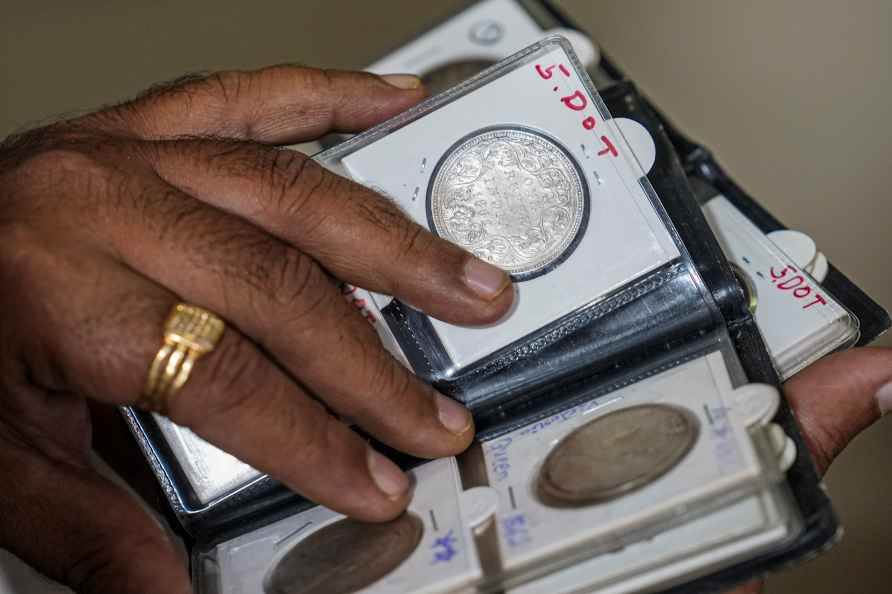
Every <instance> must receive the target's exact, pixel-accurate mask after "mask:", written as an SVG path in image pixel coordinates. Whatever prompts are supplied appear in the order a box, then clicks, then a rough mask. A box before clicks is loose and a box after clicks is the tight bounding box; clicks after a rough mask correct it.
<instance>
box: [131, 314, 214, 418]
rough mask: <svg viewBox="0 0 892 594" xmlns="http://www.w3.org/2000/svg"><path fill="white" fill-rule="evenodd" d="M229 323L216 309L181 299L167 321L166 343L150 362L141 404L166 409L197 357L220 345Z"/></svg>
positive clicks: (143, 407) (158, 410)
mask: <svg viewBox="0 0 892 594" xmlns="http://www.w3.org/2000/svg"><path fill="white" fill-rule="evenodd" d="M225 329H226V324H225V322H223V320H222V319H220V318H219V317H218V316H217V315H215V314H214V313H212V312H210V311H208V310H206V309H204V308H201V307H198V306H197V305H189V304H188V303H178V304H177V305H175V306H174V307H173V308H172V309H171V310H170V314H169V315H168V316H167V320H166V321H165V322H164V344H163V345H161V348H160V349H159V350H158V354H156V355H155V359H154V360H153V361H152V364H151V365H150V366H149V375H148V377H147V378H146V384H145V387H144V388H143V391H142V395H141V397H140V399H139V401H138V402H137V405H138V406H139V407H140V408H142V409H144V410H148V411H152V412H159V413H162V414H164V413H166V412H167V405H168V403H169V402H170V399H171V398H173V396H175V395H176V393H177V392H178V391H179V390H180V388H182V387H183V386H184V385H185V384H186V381H187V380H188V379H189V374H190V373H191V372H192V367H193V365H194V364H195V361H196V360H197V359H199V358H200V357H202V356H203V355H206V354H208V353H210V352H211V351H213V350H214V348H216V346H217V344H218V343H219V342H220V338H221V337H222V336H223V330H225Z"/></svg>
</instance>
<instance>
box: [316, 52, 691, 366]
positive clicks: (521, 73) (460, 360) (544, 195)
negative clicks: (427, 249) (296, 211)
mask: <svg viewBox="0 0 892 594" xmlns="http://www.w3.org/2000/svg"><path fill="white" fill-rule="evenodd" d="M316 159H317V160H318V161H319V162H320V163H322V164H323V165H325V166H326V167H329V168H331V169H333V170H334V171H336V172H338V173H340V174H343V175H346V176H348V177H350V178H352V179H354V180H356V181H358V182H360V183H362V184H364V185H366V186H368V187H371V188H373V189H375V190H376V191H378V192H380V193H382V194H384V195H386V196H388V197H389V198H391V199H392V200H393V201H394V202H396V203H397V205H398V206H399V207H400V208H401V209H402V210H403V211H404V212H405V213H406V214H407V215H408V216H410V217H411V218H412V219H413V220H415V221H416V222H417V223H418V224H420V225H422V226H424V227H425V228H427V229H429V230H430V231H432V232H433V233H435V234H437V235H440V236H441V237H444V238H446V239H449V240H450V241H453V242H454V243H457V244H459V245H461V246H462V247H464V248H465V249H467V250H469V251H471V252H473V253H474V254H475V255H477V256H478V257H480V258H482V259H484V260H487V261H489V262H491V263H494V264H496V265H497V266H500V267H502V268H504V269H506V270H508V271H509V272H510V273H511V274H512V277H513V278H514V280H515V289H516V292H517V296H516V307H515V308H514V310H513V311H512V312H511V313H510V314H509V315H508V316H507V317H506V318H505V319H503V320H500V321H499V322H498V323H497V324H495V325H493V326H490V327H486V328H471V327H460V326H454V325H450V324H446V323H444V322H441V321H439V320H436V319H434V318H429V317H427V316H424V315H423V314H420V313H419V312H417V311H415V310H413V309H412V308H411V307H409V306H406V305H405V304H402V303H399V302H398V301H395V300H393V299H392V298H391V297H390V296H386V295H378V294H367V295H364V296H363V301H364V304H365V307H367V308H368V309H369V310H370V311H371V313H372V315H374V316H376V317H380V318H383V319H384V320H385V321H386V322H387V325H388V327H389V329H390V331H391V333H392V334H393V337H394V339H393V341H392V342H394V343H396V344H397V345H398V347H399V350H401V351H402V354H403V355H404V356H405V358H406V359H408V361H409V362H410V364H411V365H412V367H413V369H414V370H415V372H416V373H418V374H419V375H421V376H422V377H425V378H426V379H429V380H432V381H436V380H451V379H455V378H458V377H460V376H462V375H463V374H465V375H466V374H468V373H471V371H472V370H473V369H475V368H476V369H479V368H480V367H481V366H483V365H486V364H494V363H495V364H498V362H499V361H501V362H505V361H510V360H511V359H512V358H513V357H517V356H518V353H519V352H520V351H522V350H523V349H524V348H525V347H526V346H527V345H528V344H529V343H530V342H531V341H533V340H538V341H539V342H540V343H542V342H548V341H549V340H555V339H556V338H551V336H552V335H554V336H555V337H558V336H559V334H554V333H551V334H550V333H549V330H550V329H554V328H556V327H558V326H559V325H560V324H566V323H568V322H569V321H570V320H572V319H573V318H574V316H577V315H580V314H581V312H583V311H584V310H586V309H587V308H591V307H592V306H594V305H596V304H598V303H602V302H605V301H609V300H611V299H614V300H615V299H631V298H634V296H630V292H632V293H634V292H635V291H636V290H639V291H640V289H636V283H637V284H640V281H643V280H644V279H646V278H648V277H649V276H651V275H653V274H655V273H656V271H658V270H659V269H661V268H665V267H667V266H668V265H669V264H670V263H672V262H673V261H676V260H679V259H682V254H681V252H680V250H679V248H678V247H677V245H676V243H675V242H674V239H673V236H672V234H671V232H670V230H669V229H670V228H671V224H669V223H668V222H667V221H666V219H665V218H664V214H663V213H661V212H660V211H659V210H658V206H657V203H656V202H655V199H654V197H653V196H652V193H650V192H649V186H648V185H647V182H646V177H644V175H643V172H642V171H641V168H640V166H639V164H638V162H637V161H636V159H635V156H634V155H633V154H632V151H631V149H630V147H629V145H628V143H627V142H626V140H625V138H624V137H623V135H622V133H621V132H620V131H619V129H618V128H617V126H616V124H615V123H614V121H613V120H612V119H611V118H610V115H609V114H608V113H607V111H606V109H605V108H604V106H603V104H602V102H601V100H600V98H599V97H598V95H597V93H596V91H595V90H594V88H593V87H592V85H591V81H590V80H589V79H588V76H587V75H586V74H585V71H584V69H583V68H582V66H581V64H580V63H579V61H578V60H577V58H576V56H575V54H574V53H573V50H572V48H571V46H570V44H569V42H567V41H566V40H565V39H563V38H561V37H550V38H548V39H546V40H544V41H542V42H539V43H537V44H534V45H533V46H531V47H529V48H527V49H526V50H523V51H522V52H520V53H518V54H516V55H515V56H513V57H511V58H509V59H507V60H505V61H504V62H501V63H499V65H498V66H496V67H493V68H490V69H488V70H486V71H485V72H483V73H481V74H480V75H478V76H477V77H474V78H472V79H470V80H469V81H467V82H466V83H463V84H461V85H459V86H458V87H455V88H454V89H453V90H452V91H450V92H447V93H444V94H441V95H439V96H437V97H434V98H432V99H430V100H428V101H427V102H425V103H423V104H422V105H420V106H419V107H417V108H416V109H413V110H410V111H408V112H406V113H405V114H403V115H402V116H398V117H397V118H395V119H394V120H391V121H389V122H387V123H385V124H383V125H381V126H378V127H376V128H374V129H372V130H370V131H368V132H366V133H364V134H361V135H359V136H356V137H354V138H353V139H351V140H349V141H347V142H345V143H343V144H341V145H338V146H337V147H335V148H333V149H331V150H329V151H326V152H325V153H323V154H321V155H319V156H317V157H316ZM558 294H559V296H560V298H556V295H558ZM534 337H535V338H534ZM413 353H414V354H415V355H416V356H414V357H413V356H412V355H413Z"/></svg>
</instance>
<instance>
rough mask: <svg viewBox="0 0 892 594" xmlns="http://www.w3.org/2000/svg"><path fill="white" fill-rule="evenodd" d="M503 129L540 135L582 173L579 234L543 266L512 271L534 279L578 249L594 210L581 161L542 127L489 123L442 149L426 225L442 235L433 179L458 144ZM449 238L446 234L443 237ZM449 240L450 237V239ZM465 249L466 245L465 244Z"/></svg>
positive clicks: (515, 278)
mask: <svg viewBox="0 0 892 594" xmlns="http://www.w3.org/2000/svg"><path fill="white" fill-rule="evenodd" d="M502 130H507V131H510V130H515V131H518V132H525V133H527V134H531V135H533V136H538V137H540V138H542V139H543V140H545V141H546V142H549V143H551V144H553V145H554V146H556V147H557V148H558V149H559V150H560V151H561V152H563V153H564V156H566V157H567V160H568V161H569V162H570V164H571V165H572V166H573V167H574V168H575V169H576V175H578V176H579V183H580V186H581V187H582V217H581V219H580V221H579V227H578V228H577V229H576V234H575V235H574V237H573V239H572V240H571V241H570V243H568V244H567V247H566V248H564V250H563V251H562V252H561V253H560V254H558V255H557V256H555V257H554V258H553V259H552V260H549V261H548V262H547V263H545V264H544V265H543V266H541V267H539V268H534V269H533V270H529V271H526V272H521V273H509V276H510V277H511V280H512V281H514V282H523V281H528V280H532V279H534V278H536V277H539V276H542V275H543V274H548V273H549V272H551V271H552V270H554V269H555V268H557V267H558V266H560V265H561V264H563V263H564V261H566V260H567V258H569V257H570V255H571V254H572V253H573V252H574V251H576V248H577V247H578V246H579V242H580V241H581V240H582V238H583V236H584V235H585V233H586V231H587V230H588V223H589V211H590V210H591V200H590V196H589V188H588V180H587V179H586V177H585V174H584V173H583V171H582V167H580V165H579V162H578V161H577V160H576V158H575V157H574V156H573V154H572V153H571V152H570V151H569V150H567V147H565V146H564V144H563V143H562V142H560V141H559V140H558V139H557V138H555V137H553V136H551V135H550V134H547V133H545V132H543V131H541V130H537V129H535V128H531V127H529V126H519V125H514V124H504V125H496V126H486V127H484V128H479V129H477V130H475V131H474V132H471V133H470V134H465V135H464V136H462V137H461V138H459V139H458V140H457V141H455V142H454V143H452V144H451V145H450V146H449V148H447V149H446V150H445V151H443V154H442V155H441V156H440V159H439V160H438V161H437V165H436V166H435V167H434V168H433V169H432V170H431V175H430V178H429V179H428V183H427V200H426V204H425V208H426V211H427V226H428V228H429V229H430V232H431V233H433V234H434V235H436V236H437V237H443V236H442V235H441V234H440V233H439V230H438V229H437V226H436V225H435V224H434V216H433V208H432V202H433V191H434V183H435V182H436V180H437V176H438V175H439V173H440V169H442V167H443V165H444V164H445V163H446V161H447V160H448V158H449V157H450V156H451V155H452V153H454V152H455V151H456V150H457V149H458V147H460V146H461V145H462V144H464V143H466V142H467V141H469V140H470V139H472V138H474V137H475V136H480V135H482V134H488V133H490V132H496V131H502ZM444 239H446V238H444ZM447 241H448V239H447ZM459 247H461V246H459ZM463 249H464V248H463Z"/></svg>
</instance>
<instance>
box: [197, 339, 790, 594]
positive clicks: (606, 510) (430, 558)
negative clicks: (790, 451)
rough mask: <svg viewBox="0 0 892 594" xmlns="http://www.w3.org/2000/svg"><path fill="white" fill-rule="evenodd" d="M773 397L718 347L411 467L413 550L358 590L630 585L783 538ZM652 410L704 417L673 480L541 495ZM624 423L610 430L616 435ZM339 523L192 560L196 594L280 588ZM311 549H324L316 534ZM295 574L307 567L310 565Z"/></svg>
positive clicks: (296, 590) (316, 517)
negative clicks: (594, 428)
mask: <svg viewBox="0 0 892 594" xmlns="http://www.w3.org/2000/svg"><path fill="white" fill-rule="evenodd" d="M778 399H779V395H778V393H777V391H776V390H774V389H773V388H771V387H770V386H764V385H758V384H751V385H744V386H741V387H739V388H737V389H736V390H735V389H734V388H733V387H732V384H731V379H730V377H729V375H728V372H727V370H726V368H725V363H724V358H723V355H722V353H721V352H718V351H713V352H711V353H708V354H704V355H702V356H700V357H697V358H695V359H693V360H691V361H689V362H688V363H685V364H683V365H680V366H677V367H675V368H672V369H669V370H666V371H664V372H662V373H659V374H657V375H655V376H652V377H650V378H648V379H644V380H641V381H639V382H637V383H634V384H632V385H630V386H627V387H625V388H620V389H618V390H615V391H612V392H609V393H607V394H604V395H601V396H599V397H597V398H595V399H593V400H590V401H586V402H584V403H581V404H579V405H577V406H575V407H572V408H570V409H567V410H564V411H562V412H561V413H560V414H557V415H554V416H552V417H548V418H545V419H541V420H539V421H536V422H534V423H532V424H530V425H527V426H525V427H522V428H520V429H518V430H515V431H513V432H510V433H508V434H505V435H504V436H502V437H500V438H498V439H495V440H491V441H489V442H487V443H484V444H483V445H482V449H477V450H476V451H470V452H468V453H466V454H463V455H462V456H461V457H460V458H459V460H458V463H456V460H455V459H453V458H448V459H442V460H437V461H434V462H429V463H426V464H423V465H421V466H419V467H417V468H415V469H414V470H413V471H412V473H413V475H414V478H415V493H414V496H413V499H412V502H411V503H410V505H409V509H408V512H407V513H408V514H409V515H410V516H411V517H412V518H414V519H416V520H417V521H418V522H420V523H421V524H422V525H423V531H422V534H421V536H420V539H419V541H418V544H417V546H415V547H414V549H412V550H411V552H409V553H408V554H406V555H405V557H404V560H403V561H402V562H401V563H398V564H397V566H396V568H395V569H393V570H392V571H390V572H389V573H388V574H387V575H385V576H384V577H381V578H380V579H378V580H375V581H373V582H372V583H370V584H368V586H367V587H365V588H363V589H361V590H359V591H361V592H364V593H366V594H383V593H391V592H413V593H416V592H417V593H424V594H446V593H450V592H464V591H469V590H471V589H473V590H474V591H478V592H490V591H502V590H503V591H508V592H516V593H520V592H542V591H549V592H552V591H553V592H562V591H567V592H570V591H576V590H575V589H576V588H582V587H585V588H589V589H591V588H597V589H598V591H611V592H613V591H615V592H631V591H637V590H638V588H641V587H642V585H644V584H653V583H667V582H671V580H672V579H681V578H685V579H690V577H691V576H696V575H699V574H703V573H706V572H709V571H714V570H716V569H718V568H722V567H726V566H728V565H730V564H733V563H735V562H739V561H740V560H741V559H744V558H750V557H752V556H753V555H754V554H756V553H758V552H760V551H764V550H769V549H771V548H772V547H776V546H778V545H780V544H782V543H784V542H787V541H788V540H789V539H790V538H792V537H794V536H795V535H796V534H797V531H798V530H799V529H800V528H801V526H800V520H799V518H798V515H797V513H796V511H795V507H794V506H793V504H792V500H791V499H790V496H789V493H788V492H787V490H786V487H785V485H784V483H783V481H782V473H781V471H780V469H779V464H780V460H781V457H782V456H781V452H780V451H779V450H778V449H777V448H775V447H773V446H772V439H773V438H772V437H771V435H772V434H773V433H774V432H776V430H777V426H776V425H773V424H772V423H769V422H767V421H766V413H765V410H762V409H766V410H768V411H770V410H772V409H773V410H776V407H777V401H778ZM750 401H754V402H756V404H755V405H748V404H747V403H748V402H750ZM654 406H671V407H677V408H679V409H684V410H687V411H689V412H690V414H692V415H694V416H696V418H697V423H698V425H699V430H698V432H697V437H696V443H695V445H694V447H693V449H691V451H690V452H688V453H687V454H686V455H685V456H684V457H683V458H682V459H681V460H680V461H679V462H678V464H677V465H675V467H674V468H672V469H671V470H670V471H669V472H668V473H667V474H665V475H663V476H660V477H657V478H655V479H653V480H652V481H650V482H649V483H647V484H645V485H643V486H641V487H640V488H639V489H638V490H636V491H633V492H630V493H627V494H622V495H619V496H617V497H615V498H613V499H611V500H609V501H605V502H600V503H593V504H587V505H582V506H578V507H572V508H555V507H552V506H548V505H544V504H543V503H542V502H541V501H539V500H538V499H537V495H536V483H537V481H538V480H539V477H540V468H539V466H540V464H541V461H542V459H543V456H545V455H547V454H548V453H549V452H551V451H553V450H554V449H555V448H556V446H557V444H558V443H560V441H561V439H563V438H566V437H567V436H570V435H572V434H573V433H574V431H575V430H577V429H578V428H579V427H584V426H586V425H587V424H589V423H591V422H592V421H594V420H597V419H599V418H602V419H608V418H609V415H610V414H611V413H615V412H617V411H623V410H630V409H632V408H635V407H654ZM628 429H629V428H627V427H622V428H620V429H619V431H620V435H617V439H618V440H620V441H621V440H622V439H623V437H624V436H623V434H624V433H626V432H628ZM781 438H782V439H783V438H784V436H783V431H782V430H781ZM617 448H618V449H620V450H622V449H623V446H622V445H617ZM780 450H783V448H780ZM629 455H635V447H634V446H633V447H632V448H631V449H630V450H629ZM590 462H591V463H592V464H597V463H598V461H597V460H596V459H592V460H591V461H590ZM481 465H482V466H483V468H480V466H481ZM481 477H482V478H481ZM342 519H343V516H341V515H340V514H337V513H335V512H332V511H330V510H327V509H326V508H323V507H313V508H310V509H306V510H304V511H302V512H300V513H296V514H294V515H293V516H290V517H288V518H285V519H283V520H279V521H277V522H274V523H272V524H269V525H267V526H264V527H262V528H258V529H256V530H253V531H249V532H247V533H244V534H242V535H240V536H237V537H234V538H231V539H225V540H223V541H222V542H220V543H218V544H217V545H215V546H212V547H210V548H208V549H207V550H205V551H203V552H202V554H201V555H200V556H199V557H198V566H199V568H200V572H199V574H198V575H199V586H200V588H199V590H200V591H202V592H213V593H215V594H247V593H248V592H265V593H268V594H278V593H279V592H280V590H272V589H270V576H272V575H275V574H276V573H277V572H280V571H282V569H281V568H280V567H279V565H280V564H282V563H287V562H289V560H290V555H289V553H291V551H293V550H294V549H295V548H296V547H299V546H300V545H301V543H302V542H303V541H307V542H309V539H310V538H311V537H312V536H313V535H314V534H317V533H318V534H320V535H322V533H323V531H324V530H325V529H326V528H327V527H329V526H331V525H332V524H333V523H335V522H338V521H339V520H342ZM394 529H396V527H394ZM312 543H313V546H314V547H317V548H321V549H322V550H328V548H327V543H326V542H325V540H324V538H322V539H318V540H314V541H312ZM332 554H336V555H338V554H339V555H341V556H342V557H338V558H337V560H336V561H335V562H334V565H335V566H338V564H343V566H344V568H345V571H346V568H348V567H349V568H350V571H354V572H355V571H359V572H362V571H372V569H371V568H369V567H367V568H365V569H362V568H360V567H359V566H357V565H356V562H355V561H354V560H353V559H354V557H356V556H357V555H358V554H359V553H357V551H355V550H350V549H344V550H338V549H332ZM316 563H318V564H320V565H323V564H324V565H325V566H326V568H327V567H328V566H329V565H330V564H331V561H330V559H329V557H328V556H325V557H324V559H323V560H321V561H320V560H317V561H316ZM301 570H302V574H304V575H306V576H313V575H314V571H313V568H312V567H303V568H301ZM320 571H323V568H322V567H320ZM329 572H330V570H329ZM314 584H315V582H314V580H313V579H311V578H305V582H301V583H294V584H292V585H291V587H289V589H288V590H287V592H289V593H293V594H300V593H302V592H310V591H312V592H315V591H316V590H313V589H312V588H313V586H314ZM605 588H606V590H602V589H605ZM584 591H589V590H584Z"/></svg>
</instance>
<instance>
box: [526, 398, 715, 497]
mask: <svg viewBox="0 0 892 594" xmlns="http://www.w3.org/2000/svg"><path fill="white" fill-rule="evenodd" d="M699 427H700V423H699V421H698V420H697V418H696V417H695V416H694V415H693V414H691V413H690V412H688V411H687V410H684V409H682V408H680V407H676V406H670V405H666V404H643V405H639V406H632V407H629V408H624V409H620V410H617V411H614V412H611V413H608V414H606V415H604V416H602V417H599V418H597V419H594V420H593V421H591V422H589V423H586V424H585V425H583V426H582V427H579V428H578V429H576V430H575V431H573V432H572V433H571V434H570V435H568V436H567V437H566V438H564V439H563V440H562V441H561V442H560V443H559V444H558V445H557V446H555V448H554V449H553V450H552V451H551V452H550V453H549V454H548V457H547V458H546V459H545V463H544V464H543V465H542V469H541V470H540V472H539V479H538V483H537V489H538V492H539V496H540V499H541V500H542V501H543V503H545V504H546V505H551V506H554V507H577V506H583V505H590V504H593V503H602V502H605V501H609V500H611V499H615V498H617V497H620V496H622V495H625V494H626V493H629V492H631V491H634V490H636V489H639V488H641V487H644V486H645V485H648V484H650V483H652V482H653V481H655V480H657V479H658V478H659V477H661V476H663V475H664V474H666V473H667V472H669V471H670V470H671V469H672V468H674V467H675V466H676V465H677V464H678V463H679V462H681V460H682V459H683V458H684V457H685V455H687V453H688V452H689V451H690V450H691V448H692V447H693V446H694V444H695V443H696V441H697V436H698V434H699Z"/></svg>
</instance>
